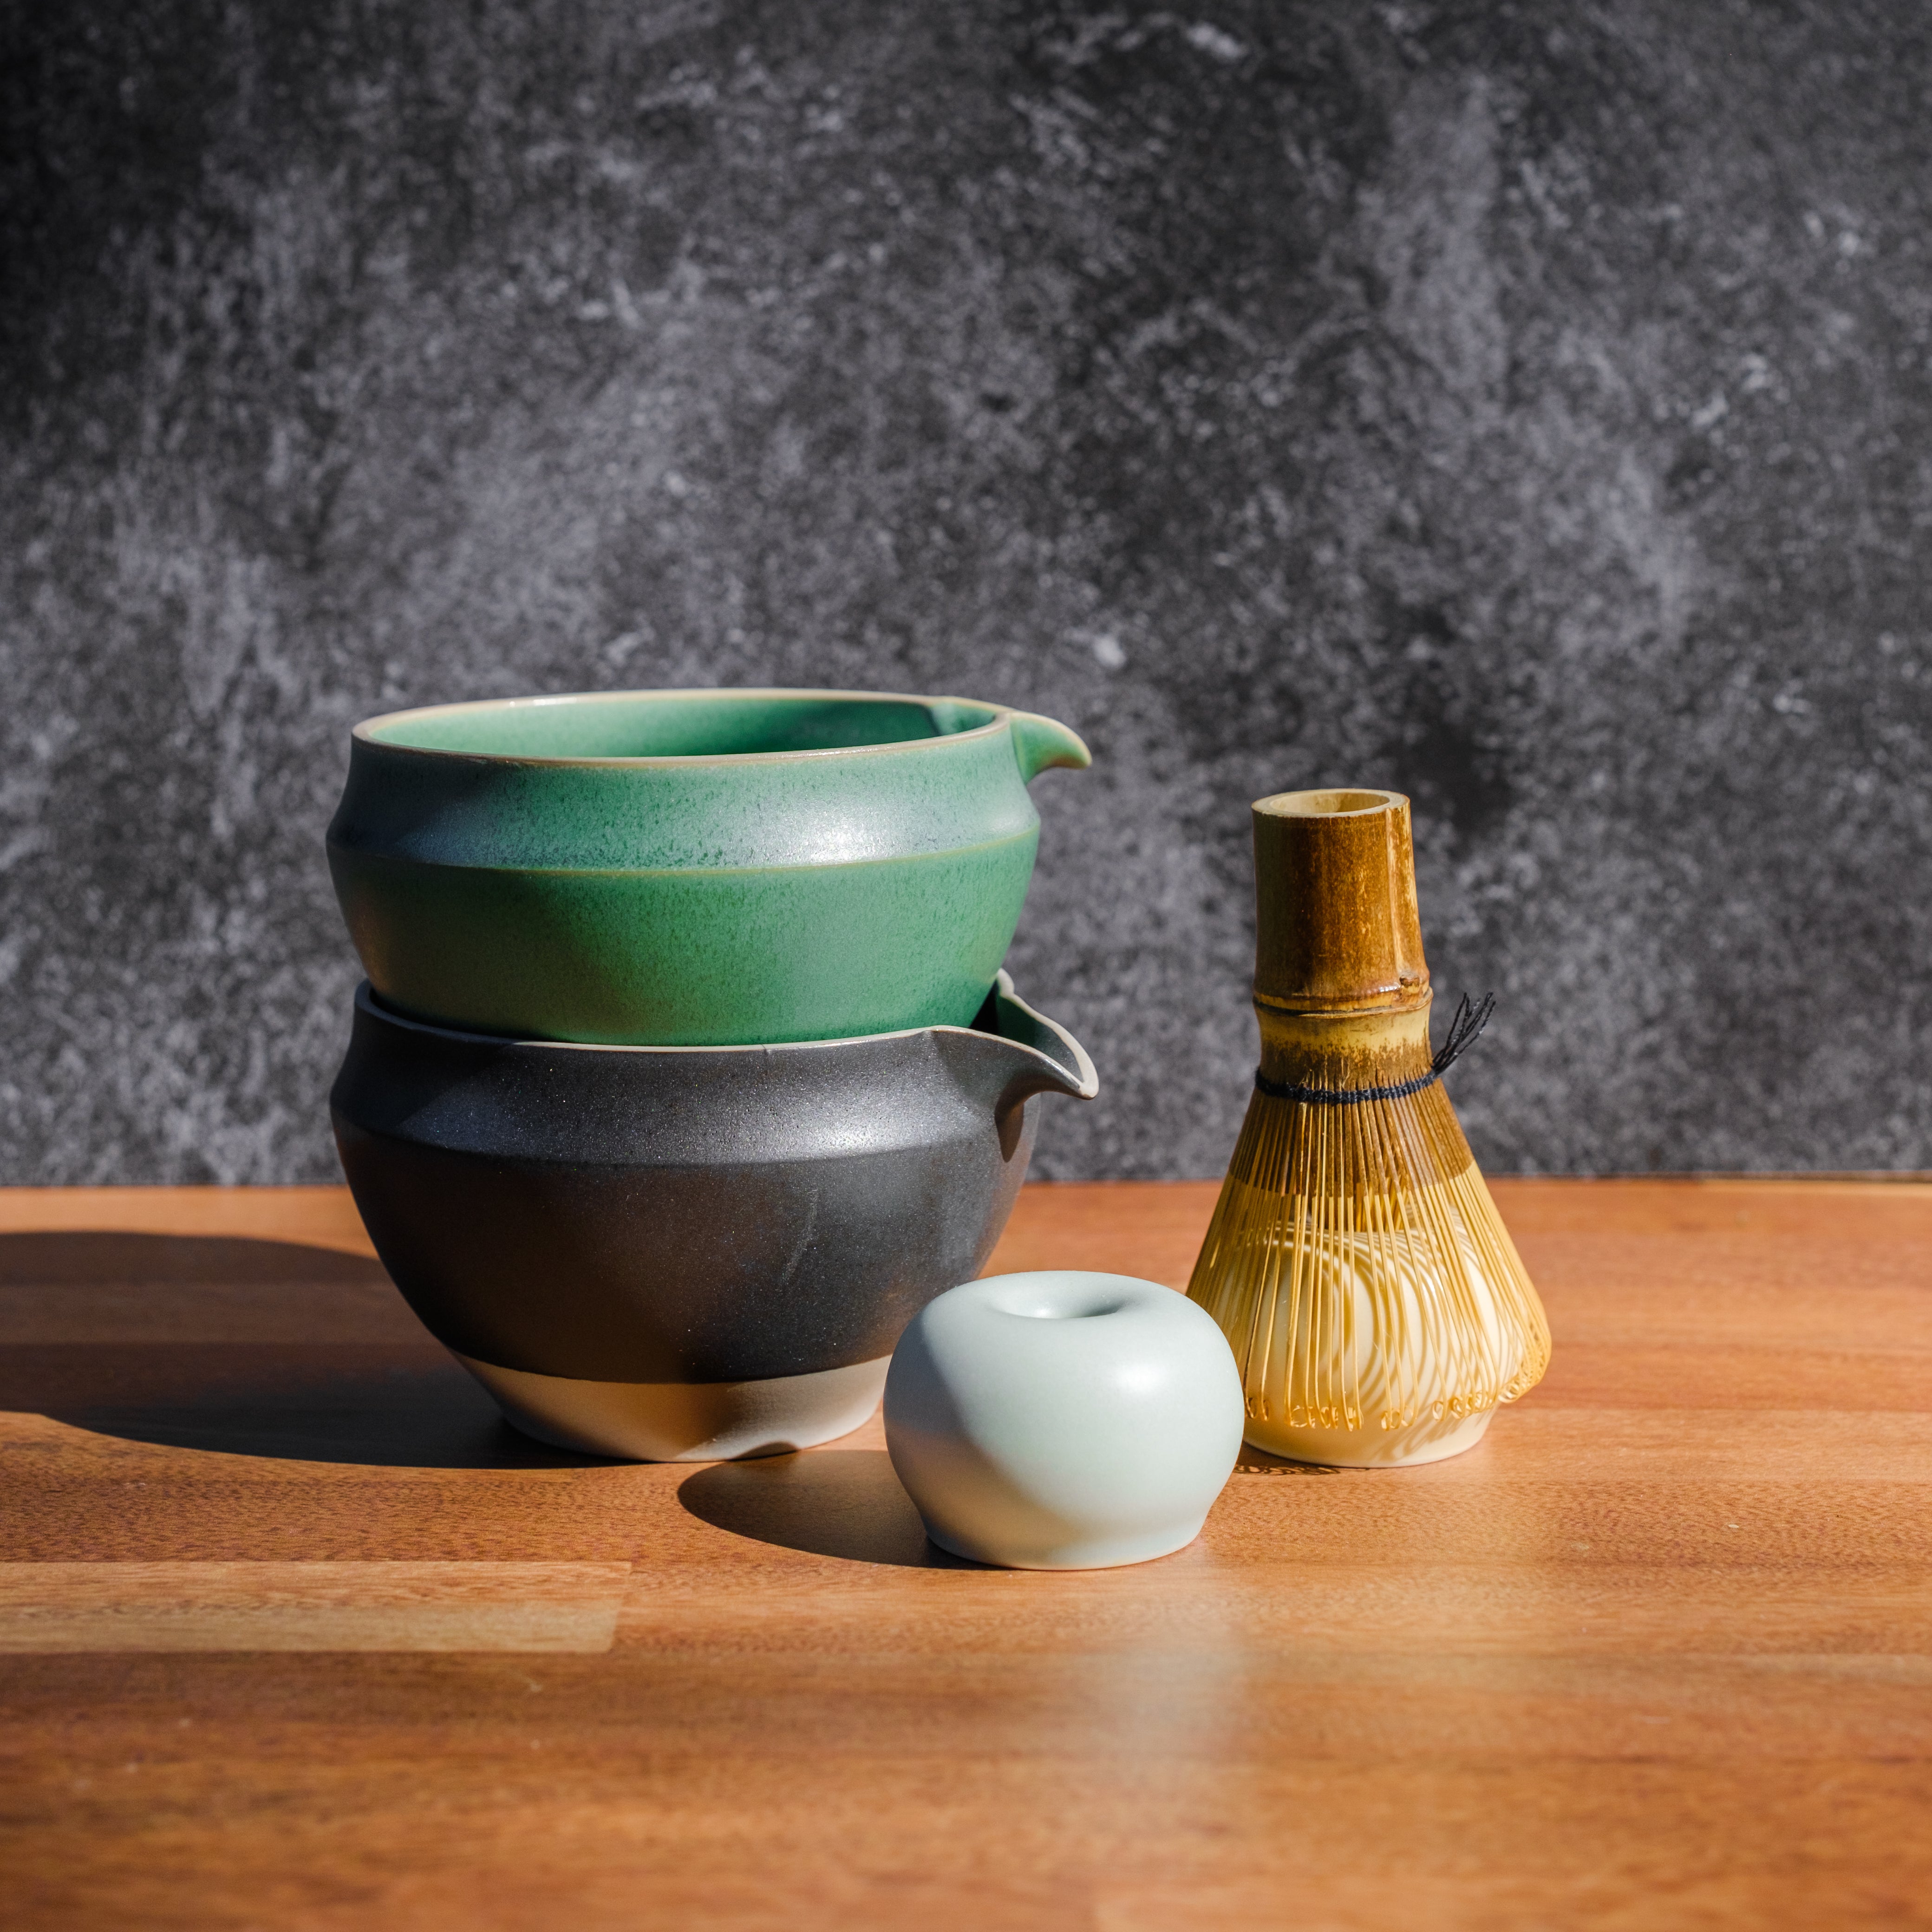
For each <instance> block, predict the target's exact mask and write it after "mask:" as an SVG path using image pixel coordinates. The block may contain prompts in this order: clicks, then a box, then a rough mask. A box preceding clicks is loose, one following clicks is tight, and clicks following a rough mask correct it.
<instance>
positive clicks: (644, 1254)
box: [328, 691, 1098, 1460]
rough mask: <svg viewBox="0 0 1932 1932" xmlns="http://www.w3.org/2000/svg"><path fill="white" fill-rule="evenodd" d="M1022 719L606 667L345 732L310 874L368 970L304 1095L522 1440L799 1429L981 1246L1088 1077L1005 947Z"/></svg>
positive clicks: (1016, 864) (847, 1422)
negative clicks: (617, 675) (349, 1031)
mask: <svg viewBox="0 0 1932 1932" xmlns="http://www.w3.org/2000/svg"><path fill="white" fill-rule="evenodd" d="M1086 763H1088V754H1087V750H1086V748H1085V745H1082V743H1081V742H1080V740H1079V739H1078V738H1077V737H1076V736H1075V735H1074V734H1073V733H1072V732H1071V731H1070V730H1067V728H1066V727H1064V726H1063V725H1060V724H1055V723H1054V722H1053V721H1051V720H1050V719H1047V718H1039V717H1035V716H1034V715H1031V714H1030V713H1028V712H1019V711H1013V710H1010V709H1006V708H1004V707H1003V706H998V705H992V704H980V703H968V702H966V701H965V700H959V699H955V698H918V697H887V696H879V695H871V694H859V693H844V692H829V691H622V692H610V693H598V694H583V695H577V696H570V697H536V698H520V699H511V700H496V701H490V702H484V703H472V704H454V705H444V706H436V707H434V708H431V709H423V710H417V711H408V712H398V713H395V714H393V715H390V716H388V717H384V718H375V719H372V720H371V721H369V722H368V723H366V724H362V725H359V726H358V727H356V732H355V734H354V738H353V743H352V747H351V752H350V772H349V780H348V784H347V788H346V790H345V791H344V796H343V799H342V802H341V806H340V808H338V811H337V813H336V815H335V820H334V821H333V823H332V824H331V826H330V827H329V840H328V845H329V866H330V870H331V871H332V874H333V876H334V878H335V887H336V892H337V895H338V898H339V899H340V901H341V906H342V910H343V913H344V917H345V919H347V922H348V926H349V929H350V934H351V935H352V937H353V939H354V941H355V943H356V950H357V951H358V952H359V954H360V955H361V957H362V963H363V966H364V968H365V971H366V972H367V974H368V983H367V984H366V985H365V986H364V987H363V988H362V989H361V991H360V992H359V993H358V995H357V998H356V1013H355V1018H354V1026H353V1035H352V1039H351V1043H350V1050H349V1055H348V1058H347V1060H346V1061H345V1062H344V1066H343V1068H342V1071H341V1074H340V1076H338V1079H337V1081H336V1083H335V1089H334V1091H333V1093H332V1095H331V1108H332V1113H333V1115H334V1118H335V1131H336V1139H337V1144H338V1148H340V1150H341V1156H342V1163H343V1166H344V1171H345V1172H346V1173H347V1176H348V1179H349V1183H350V1187H351V1188H352V1190H353V1191H354V1193H355V1196H356V1204H357V1205H358V1207H359V1208H360V1210H361V1211H362V1216H363V1218H364V1220H365V1222H366V1223H367V1224H368V1229H369V1232H370V1235H371V1238H372V1239H373V1240H374V1243H375V1244H376V1247H377V1253H379V1255H380V1256H381V1258H382V1260H383V1265H384V1266H385V1267H386V1268H387V1269H388V1270H389V1274H390V1275H391V1276H392V1278H393V1279H394V1280H395V1283H396V1285H397V1286H398V1288H399V1289H401V1291H402V1292H403V1294H404V1296H405V1297H406V1298H407V1299H408V1301H409V1302H410V1306H411V1307H413V1309H414V1310H416V1313H417V1314H418V1315H419V1316H420V1317H421V1318H422V1320H423V1322H425V1325H427V1326H428V1328H430V1330H431V1332H432V1333H434V1334H435V1335H436V1336H437V1338H438V1339H439V1340H441V1341H442V1342H443V1343H444V1344H445V1345H446V1346H447V1347H448V1348H449V1349H451V1350H452V1352H453V1353H454V1354H455V1355H456V1356H457V1358H458V1360H459V1361H461V1362H462V1363H463V1364H464V1366H465V1367H466V1368H468V1369H469V1370H470V1371H471V1372H472V1373H473V1374H474V1375H475V1376H476V1377H477V1378H478V1380H479V1381H480V1382H481V1383H482V1384H483V1385H484V1387H485V1388H487V1389H488V1390H489V1391H490V1394H491V1395H492V1396H493V1397H495V1399H496V1401H497V1403H499V1406H501V1407H502V1409H503V1411H504V1412H505V1414H506V1415H508V1417H509V1418H510V1419H511V1421H513V1422H514V1423H515V1424H517V1426H518V1427H520V1428H522V1429H523V1430H526V1431H527V1432H529V1433H531V1434H532V1435H535V1436H538V1437H540V1438H542V1439H544V1440H547V1441H549V1442H555V1443H558V1444H560V1445H564V1446H566V1447H568V1448H576V1449H582V1450H587V1451H595V1452H597V1453H600V1454H610V1455H616V1456H624V1457H643V1458H649V1459H652V1460H685V1459H689V1460H697V1459H700V1458H707V1459H708V1458H711V1457H724V1456H742V1455H747V1454H758V1453H760V1452H761V1451H780V1450H784V1449H788V1448H804V1447H806V1446H808V1445H810V1444H812V1443H815V1442H826V1441H829V1439H832V1437H834V1436H840V1435H842V1434H844V1433H846V1432H847V1431H848V1430H851V1429H853V1428H855V1427H857V1426H858V1424H859V1423H861V1422H862V1421H864V1420H865V1418H866V1416H868V1415H869V1414H870V1413H871V1411H872V1409H873V1408H874V1406H875V1405H876V1404H877V1401H878V1399H879V1395H880V1391H881V1389H882V1388H883V1385H884V1382H885V1376H886V1368H887V1366H888V1364H889V1361H890V1358H891V1355H892V1349H893V1346H894V1344H895V1342H896V1341H897V1340H898V1337H899V1334H900V1332H901V1330H902V1329H904V1327H905V1325H907V1322H909V1321H910V1320H911V1319H913V1316H916V1315H917V1314H918V1313H919V1311H920V1310H922V1308H923V1307H926V1304H928V1303H929V1302H930V1301H932V1300H933V1299H934V1298H935V1297H937V1296H938V1295H941V1293H943V1292H945V1291H946V1290H947V1289H950V1288H952V1287H953V1286H956V1284H958V1283H961V1282H964V1281H967V1280H971V1278H972V1277H974V1276H975V1275H977V1274H978V1273H979V1272H980V1269H981V1268H983V1266H984V1265H985V1263H986V1259H987V1257H988V1256H989V1254H990V1253H991V1252H992V1247H993V1244H994V1243H995V1241H997V1240H998V1237H999V1234H1000V1231H1001V1228H1002V1227H1003V1226H1004V1223H1005V1221H1006V1218H1007V1214H1008V1213H1009V1211H1010V1209H1011V1208H1012V1205H1013V1199H1014V1196H1015V1195H1016V1193H1017V1191H1018V1190H1019V1184H1020V1182H1021V1181H1022V1178H1024V1175H1025V1171H1026V1167H1027V1164H1028V1159H1029V1157H1030V1156H1031V1151H1032V1145H1033V1137H1034V1112H1035V1110H1034V1109H1033V1108H1032V1107H1031V1106H1030V1105H1029V1103H1030V1101H1031V1100H1032V1098H1033V1097H1034V1096H1036V1095H1037V1094H1043V1093H1060V1094H1069V1095H1072V1096H1074V1097H1078V1098H1081V1099H1091V1097H1093V1095H1094V1094H1095V1092H1097V1091H1098V1082H1097V1079H1096V1077H1095V1075H1094V1069H1093V1066H1092V1064H1091V1062H1090V1061H1089V1060H1088V1058H1087V1055H1086V1054H1085V1052H1084V1051H1083V1050H1082V1048H1081V1047H1080V1046H1079V1043H1078V1042H1076V1040H1073V1037H1071V1036H1070V1034H1067V1033H1066V1032H1065V1031H1064V1030H1063V1029H1062V1028H1059V1027H1058V1026H1056V1025H1054V1023H1053V1022H1052V1021H1050V1020H1048V1019H1044V1018H1043V1017H1042V1016H1040V1015H1039V1014H1037V1013H1034V1011H1033V1010H1031V1008H1030V1007H1028V1006H1027V1005H1026V1004H1025V1003H1024V1002H1023V1001H1021V1000H1020V999H1019V998H1018V996H1017V995H1016V994H1015V992H1014V990H1013V985H1012V982H1011V981H1010V980H1009V979H1008V978H1007V975H1006V974H1004V971H1001V961H1002V960H1003V959H1004V956H1005V953H1006V950H1007V947H1008V945H1009V944H1010V942H1011V940H1012V938H1013V931H1014V928H1015V926H1016V924H1017V922H1018V921H1019V913H1020V909H1021V906H1022V902H1023V901H1024V900H1025V895H1026V889H1027V886H1028V880H1029V879H1030V878H1031V874H1032V870H1033V863H1034V853H1035V850H1036V848H1037V844H1038V841H1039V831H1040V820H1039V818H1038V816H1037V814H1036V813H1035V811H1034V808H1033V805H1032V802H1031V799H1030V798H1029V797H1028V793H1027V785H1028V781H1030V780H1031V778H1034V776H1035V775H1037V773H1038V772H1040V771H1042V770H1044V769H1046V767H1048V766H1052V765H1064V766H1074V767H1080V766H1085V764H1086Z"/></svg>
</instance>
